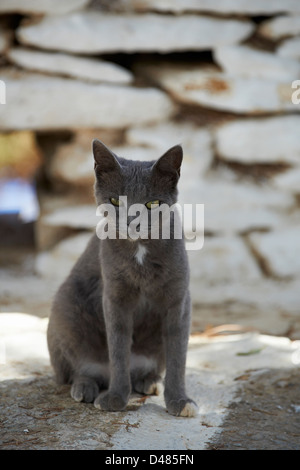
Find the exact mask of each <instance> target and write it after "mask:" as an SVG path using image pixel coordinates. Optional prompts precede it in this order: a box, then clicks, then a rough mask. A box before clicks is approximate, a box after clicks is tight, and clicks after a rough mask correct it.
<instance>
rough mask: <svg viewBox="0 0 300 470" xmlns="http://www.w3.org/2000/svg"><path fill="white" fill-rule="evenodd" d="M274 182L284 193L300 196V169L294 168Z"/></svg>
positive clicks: (276, 177) (274, 179) (276, 178)
mask: <svg viewBox="0 0 300 470" xmlns="http://www.w3.org/2000/svg"><path fill="white" fill-rule="evenodd" d="M273 182H274V184H275V185H276V186H277V187H278V188H279V189H281V190H283V191H288V192H291V193H295V194H300V167H293V168H291V169H290V170H287V171H285V172H284V173H282V174H279V175H277V176H275V177H274V178H273Z"/></svg>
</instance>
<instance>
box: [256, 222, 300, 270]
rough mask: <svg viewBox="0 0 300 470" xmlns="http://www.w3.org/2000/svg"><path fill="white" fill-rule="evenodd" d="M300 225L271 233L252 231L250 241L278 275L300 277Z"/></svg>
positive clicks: (270, 268)
mask: <svg viewBox="0 0 300 470" xmlns="http://www.w3.org/2000/svg"><path fill="white" fill-rule="evenodd" d="M299 235H300V225H296V226H287V227H284V228H282V229H281V230H280V229H279V230H276V231H273V232H269V233H252V234H251V235H250V242H251V244H252V246H253V247H254V250H255V251H256V252H257V253H258V256H260V257H261V258H262V259H263V261H264V263H265V264H266V266H267V267H268V269H269V270H270V272H271V273H272V274H273V275H274V276H277V277H282V278H284V277H290V276H291V277H300V257H299V256H297V253H299V252H300V236H299Z"/></svg>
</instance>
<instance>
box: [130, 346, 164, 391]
mask: <svg viewBox="0 0 300 470" xmlns="http://www.w3.org/2000/svg"><path fill="white" fill-rule="evenodd" d="M130 375H131V382H132V388H133V390H134V391H136V392H138V393H142V394H144V395H159V394H160V393H161V392H162V390H163V385H162V377H161V375H160V374H159V371H158V368H157V361H156V359H155V358H153V357H146V356H144V355H142V354H141V355H140V354H134V353H132V354H131V358H130Z"/></svg>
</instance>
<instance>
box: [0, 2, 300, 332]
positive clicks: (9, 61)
mask: <svg viewBox="0 0 300 470" xmlns="http://www.w3.org/2000/svg"><path fill="white" fill-rule="evenodd" d="M0 15H1V16H0V24H1V31H0V47H1V51H2V54H3V58H2V59H1V69H0V78H1V79H2V80H3V81H4V82H5V84H6V105H5V106H2V107H1V109H0V128H1V132H2V134H3V135H4V134H5V135H6V134H7V133H11V132H15V133H16V135H17V134H18V133H19V132H20V133H21V132H24V131H27V132H28V133H30V135H31V136H33V138H34V139H35V143H34V144H33V143H32V139H28V141H29V142H31V144H30V145H31V146H32V145H34V151H35V152H38V153H39V154H40V155H41V156H42V159H43V164H42V167H41V168H40V176H39V198H40V204H41V215H40V219H39V221H38V232H37V239H38V247H39V255H38V256H37V262H36V271H37V273H38V274H39V275H40V276H42V277H43V278H45V280H47V279H49V278H50V277H54V278H56V279H57V280H59V279H60V278H62V277H63V276H64V275H65V274H66V272H67V271H68V270H69V267H70V265H71V264H72V263H73V262H74V260H75V259H76V257H77V256H78V254H79V253H80V252H81V251H82V247H83V246H84V245H85V243H86V240H87V238H88V237H89V235H90V232H91V230H93V228H94V226H95V223H97V217H96V215H95V206H94V201H93V194H92V185H93V181H94V177H93V161H92V155H91V140H92V139H93V138H94V137H98V138H100V139H101V140H103V141H104V142H105V143H106V144H107V145H109V146H111V147H112V148H113V149H114V151H115V152H116V153H117V154H119V155H122V156H125V157H128V158H133V159H141V160H143V159H145V160H147V159H153V158H157V157H158V156H160V155H161V154H162V153H163V152H164V151H165V150H166V149H168V147H169V146H172V145H174V144H176V143H181V144H182V145H183V148H184V153H185V160H184V167H183V171H182V178H181V181H180V201H181V202H186V203H204V204H205V242H204V247H203V249H202V250H201V251H191V252H189V256H190V262H191V274H192V276H191V289H192V296H193V303H194V311H195V312H196V315H195V320H194V321H195V324H196V327H199V328H204V327H205V325H206V324H217V323H218V319H219V315H220V314H221V313H222V318H224V314H225V315H226V318H227V319H228V322H230V323H232V322H235V321H237V320H238V321H239V322H240V323H243V322H244V324H247V325H249V324H251V325H253V326H256V327H259V328H260V327H261V328H264V326H263V325H265V323H264V322H267V323H268V326H269V332H270V331H271V332H272V333H275V334H276V333H278V331H277V329H276V328H277V327H276V318H278V317H282V316H286V318H288V319H289V320H288V325H289V330H290V331H289V333H291V332H292V333H293V334H294V335H296V336H297V331H298V333H299V332H300V324H299V304H300V302H299V300H300V236H299V234H300V230H299V214H300V212H299V202H300V197H299V196H300V115H299V111H300V104H296V103H293V102H292V99H291V98H292V93H293V92H296V91H297V90H294V89H293V88H292V82H293V81H295V80H297V79H300V53H299V51H300V2H299V1H298V0H285V1H282V0H252V1H251V2H249V1H246V0H239V1H235V0H223V1H219V0H124V1H122V0H111V1H108V0H106V1H105V0H102V1H101V0H99V1H97V0H96V1H92V2H89V1H88V0H68V1H66V0H64V1H63V2H61V1H59V0H51V1H50V0H40V1H38V2H37V1H34V0H27V1H26V2H24V1H21V0H7V1H5V0H2V1H1V3H0ZM29 150H30V149H29ZM198 311H199V312H200V315H199V316H198V315H197V312H198ZM297 322H298V323H297ZM280 333H283V332H280Z"/></svg>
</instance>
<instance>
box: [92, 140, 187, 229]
mask: <svg viewBox="0 0 300 470" xmlns="http://www.w3.org/2000/svg"><path fill="white" fill-rule="evenodd" d="M93 154H94V162H95V176H96V181H95V197H96V202H97V205H98V206H106V207H107V208H108V209H110V208H111V209H113V210H114V211H115V212H116V215H117V217H116V226H117V230H118V231H119V230H121V227H120V226H119V212H120V211H121V207H122V205H123V204H124V200H125V198H126V204H127V211H128V217H127V225H129V223H130V222H132V221H133V219H134V217H133V216H134V213H135V212H134V208H136V207H137V206H136V205H140V208H141V209H143V208H144V210H143V212H144V217H148V222H149V223H148V228H147V231H149V229H150V215H151V212H152V211H154V210H155V209H157V207H158V206H162V205H166V206H169V207H170V206H173V205H174V204H175V203H176V201H177V183H178V180H179V177H180V167H181V163H182V157H183V153H182V148H181V146H180V145H176V146H174V147H172V148H170V149H169V150H168V151H167V152H166V153H164V154H163V156H161V157H160V158H159V159H158V160H156V161H149V162H143V161H133V160H127V159H124V158H122V157H118V156H117V155H115V154H114V153H113V152H112V151H111V150H110V149H108V148H107V147H106V146H105V145H104V144H103V143H102V142H100V141H99V140H98V139H95V140H94V141H93ZM130 208H132V209H133V211H130ZM146 214H147V215H146ZM152 215H153V213H152ZM136 220H137V221H138V219H136ZM143 220H145V219H143ZM139 221H141V220H139ZM140 225H142V224H140ZM123 228H124V227H123ZM126 229H127V227H126Z"/></svg>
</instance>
